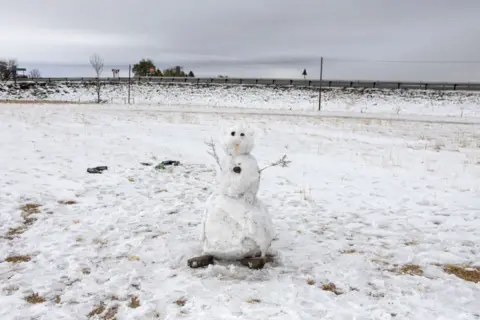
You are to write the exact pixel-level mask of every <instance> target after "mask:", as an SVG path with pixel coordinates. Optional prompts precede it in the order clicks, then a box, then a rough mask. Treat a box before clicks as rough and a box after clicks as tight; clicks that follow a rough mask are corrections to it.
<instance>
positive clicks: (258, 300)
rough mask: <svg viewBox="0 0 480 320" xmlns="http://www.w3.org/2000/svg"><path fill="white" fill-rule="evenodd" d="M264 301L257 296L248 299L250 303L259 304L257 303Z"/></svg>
mask: <svg viewBox="0 0 480 320" xmlns="http://www.w3.org/2000/svg"><path fill="white" fill-rule="evenodd" d="M260 302H262V300H260V299H255V298H252V299H248V300H247V303H250V304H257V303H260Z"/></svg>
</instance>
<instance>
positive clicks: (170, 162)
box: [155, 160, 180, 169]
mask: <svg viewBox="0 0 480 320" xmlns="http://www.w3.org/2000/svg"><path fill="white" fill-rule="evenodd" d="M179 164H180V161H176V160H165V161H162V162H160V163H159V164H157V165H156V166H155V169H165V167H166V166H171V165H174V166H178V165H179Z"/></svg>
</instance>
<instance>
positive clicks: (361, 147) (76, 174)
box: [0, 105, 480, 320]
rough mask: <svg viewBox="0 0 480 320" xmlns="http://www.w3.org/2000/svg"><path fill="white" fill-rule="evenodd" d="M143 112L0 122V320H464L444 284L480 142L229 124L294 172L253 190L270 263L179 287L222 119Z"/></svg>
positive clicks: (78, 111) (360, 125)
mask: <svg viewBox="0 0 480 320" xmlns="http://www.w3.org/2000/svg"><path fill="white" fill-rule="evenodd" d="M122 108H123V109H124V110H122ZM131 108H133V110H132V109H131ZM135 108H138V109H140V110H141V111H139V112H136V111H135ZM128 109H130V110H128ZM145 109H146V108H144V106H141V107H140V106H132V107H130V106H129V107H127V106H118V108H116V109H115V108H113V107H109V106H102V107H101V108H100V109H95V106H83V105H64V106H61V105H56V106H49V105H0V145H1V146H2V152H0V176H1V177H2V179H1V180H0V201H1V203H2V206H0V221H1V223H0V236H2V237H3V238H0V243H1V245H0V319H6V320H9V319H26V318H36V319H39V320H43V319H45V320H46V319H48V320H50V319H59V320H60V319H72V318H86V315H88V314H94V313H95V312H97V313H99V314H101V315H102V316H105V315H106V314H107V313H109V314H116V315H117V318H118V319H156V318H160V319H175V318H179V317H181V318H182V319H220V318H221V319H230V318H233V317H237V318H242V319H288V320H290V319H354V316H355V317H356V319H359V320H360V319H362V320H363V319H365V320H367V319H368V320H376V319H412V320H415V319H424V320H430V319H432V320H433V319H435V320H437V319H476V318H478V301H479V300H480V288H479V284H478V283H474V282H468V281H465V280H463V279H461V278H459V277H457V276H455V275H453V274H450V273H448V272H447V271H448V270H450V269H448V268H447V267H444V266H445V265H446V264H455V265H463V264H465V265H477V266H478V265H479V264H480V261H479V258H478V257H479V255H480V232H479V230H480V220H479V216H478V212H479V210H480V145H479V139H478V126H472V125H455V124H432V123H429V124H425V123H413V122H385V121H367V120H365V119H360V120H358V119H344V120H341V121H339V120H337V119H325V118H324V119H317V118H308V117H293V116H292V117H284V116H275V115H261V114H254V115H252V114H249V115H248V114H246V115H244V116H242V118H244V119H246V120H248V121H251V122H252V123H253V125H254V127H255V129H256V131H257V133H258V135H259V138H258V139H257V146H256V147H255V152H254V154H255V155H256V157H257V159H258V160H259V162H260V165H261V166H263V165H265V164H267V163H268V162H270V161H272V160H276V159H277V157H278V156H280V155H282V154H287V155H288V158H289V159H290V160H292V161H293V162H292V163H291V165H290V167H289V168H275V169H269V170H266V171H265V172H264V174H262V175H263V180H262V182H261V185H262V187H261V191H260V198H261V199H262V200H263V201H264V202H266V203H267V204H268V206H269V211H270V212H271V214H272V218H273V220H274V223H275V226H276V230H277V240H275V241H274V242H273V244H272V249H273V250H274V251H275V252H276V253H277V255H278V258H277V262H276V263H275V264H273V265H267V266H266V268H265V269H263V270H259V271H252V270H249V269H247V268H244V267H239V266H229V265H222V264H217V265H214V266H213V267H209V268H207V269H196V270H193V269H190V268H188V267H187V265H186V260H187V259H188V258H190V257H192V256H194V255H197V254H198V253H199V250H200V242H199V241H198V224H199V222H200V218H201V212H202V209H203V207H202V205H203V203H204V201H205V199H206V197H207V196H208V195H209V193H210V191H211V188H212V183H213V181H214V166H215V164H214V160H213V159H212V158H211V157H210V156H209V155H208V154H207V153H206V150H207V147H206V146H205V145H204V144H203V142H204V141H205V140H208V139H209V138H210V136H213V137H214V138H215V137H216V136H217V134H218V128H219V126H226V125H230V124H231V123H232V121H233V120H234V119H236V118H237V116H236V115H232V114H213V113H203V114H199V113H197V114H195V113H178V112H175V113H170V112H167V111H164V112H158V111H155V110H151V111H148V110H145ZM166 159H173V160H180V161H181V163H182V165H181V166H178V167H172V168H167V169H166V170H156V169H154V168H153V166H152V167H149V166H143V165H141V164H140V162H151V163H157V162H160V161H161V160H166ZM97 165H107V166H109V169H108V170H107V171H106V172H104V173H103V174H99V175H94V174H88V173H87V172H86V169H87V168H88V167H91V166H97ZM28 204H29V206H27V205H28ZM35 205H40V206H39V207H36V206H35ZM332 284H334V285H332ZM34 293H37V294H38V295H33V294H34ZM135 297H136V298H135ZM452 297H455V298H452ZM136 301H137V302H138V303H135V302H136ZM34 302H38V303H34Z"/></svg>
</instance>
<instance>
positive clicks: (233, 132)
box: [222, 124, 254, 156]
mask: <svg viewBox="0 0 480 320" xmlns="http://www.w3.org/2000/svg"><path fill="white" fill-rule="evenodd" d="M222 146H223V150H224V151H225V153H227V154H228V155H231V156H236V155H242V154H249V153H250V152H252V150H253V147H254V138H253V130H252V129H251V128H250V127H248V126H247V125H244V124H236V125H234V126H232V127H230V128H228V130H226V132H225V133H224V138H223V143H222Z"/></svg>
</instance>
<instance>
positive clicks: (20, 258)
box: [5, 255, 32, 263]
mask: <svg viewBox="0 0 480 320" xmlns="http://www.w3.org/2000/svg"><path fill="white" fill-rule="evenodd" d="M31 259H32V257H30V256H27V255H25V256H10V257H8V258H7V259H5V261H6V262H12V263H19V262H28V261H30V260H31Z"/></svg>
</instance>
